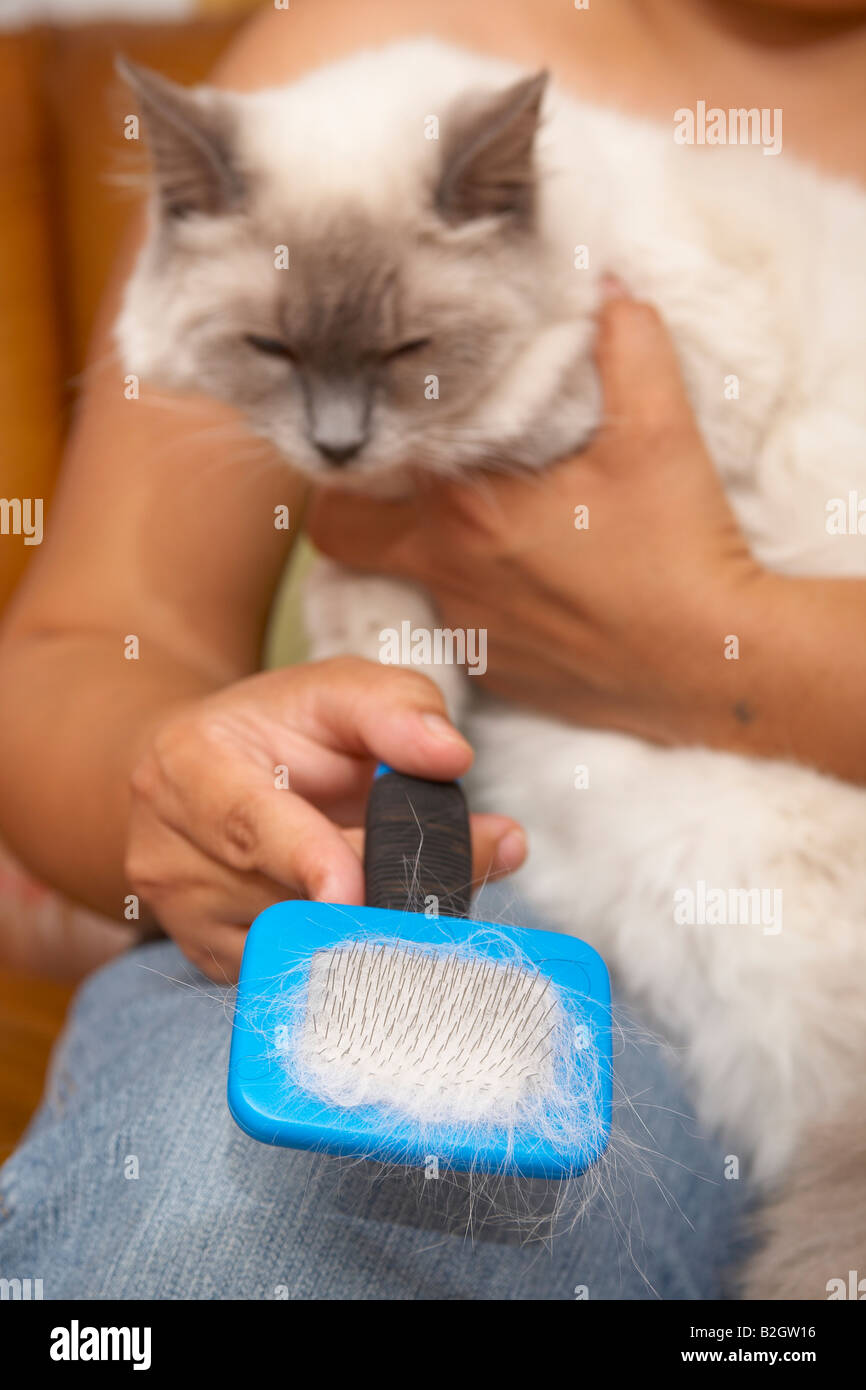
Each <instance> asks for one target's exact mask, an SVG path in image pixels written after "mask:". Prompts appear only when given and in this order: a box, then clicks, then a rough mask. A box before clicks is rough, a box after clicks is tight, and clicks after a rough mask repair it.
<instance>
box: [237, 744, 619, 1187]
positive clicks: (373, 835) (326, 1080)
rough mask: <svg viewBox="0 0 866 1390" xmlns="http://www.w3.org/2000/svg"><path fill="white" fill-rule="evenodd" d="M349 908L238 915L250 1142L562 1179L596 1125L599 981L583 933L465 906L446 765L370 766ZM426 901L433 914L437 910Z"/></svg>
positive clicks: (604, 982)
mask: <svg viewBox="0 0 866 1390" xmlns="http://www.w3.org/2000/svg"><path fill="white" fill-rule="evenodd" d="M364 869H365V876H366V885H367V901H368V905H367V906H366V907H350V906H342V905H339V904H330V903H315V902H284V903H277V904H276V905H275V906H273V907H269V908H267V909H266V911H264V912H262V913H261V914H260V915H259V916H258V917H257V918H256V920H255V921H254V922H253V924H252V927H251V928H250V931H249V935H248V937H247V941H246V946H245V949H244V955H243V963H242V966H241V975H240V981H239V984H238V992H237V1001H236V1007H235V1018H234V1026H233V1031H232V1043H231V1056H230V1060H229V1077H228V1103H229V1108H230V1110H231V1113H232V1115H233V1116H234V1118H235V1120H236V1122H237V1123H238V1124H239V1125H240V1127H241V1129H243V1130H245V1131H246V1133H247V1134H249V1135H251V1136H252V1137H253V1138H254V1139H258V1140H260V1141H261V1142H263V1143H266V1144H281V1145H286V1146H288V1147H291V1148H298V1149H318V1150H322V1151H325V1152H328V1153H337V1154H350V1155H354V1156H357V1157H362V1158H369V1159H374V1160H378V1161H384V1162H387V1163H399V1164H406V1165H409V1166H418V1167H424V1168H429V1165H430V1162H431V1158H435V1160H436V1163H437V1165H438V1166H440V1167H442V1168H445V1169H455V1170H464V1171H465V1170H472V1171H477V1172H481V1173H518V1174H523V1175H526V1176H531V1177H548V1178H565V1177H570V1176H573V1175H574V1174H576V1173H579V1172H581V1171H582V1170H583V1169H585V1168H586V1167H587V1166H588V1165H590V1164H591V1163H593V1162H594V1161H595V1160H596V1159H597V1158H599V1157H600V1155H601V1154H602V1153H603V1152H604V1150H605V1148H606V1146H607V1142H608V1137H609V1133H610V1113H611V1088H612V1075H611V1021H610V983H609V979H608V974H607V969H606V967H605V965H604V962H603V961H602V959H601V957H600V956H599V955H598V954H597V953H596V952H595V951H594V950H593V949H592V948H591V947H590V946H588V945H586V943H585V942H582V941H579V940H577V939H576V938H575V937H572V936H565V935H560V934H559V933H555V932H547V931H535V930H532V929H526V928H522V927H511V926H501V925H497V924H496V923H493V922H477V921H471V920H470V919H469V916H468V914H469V884H470V880H471V876H472V869H471V854H470V840H469V818H468V814H467V810H466V803H465V800H464V797H463V792H462V789H461V788H460V786H459V785H458V784H457V783H454V782H449V783H444V782H429V781H425V780H423V779H421V778H417V777H407V776H404V775H403V774H402V773H397V772H392V771H390V770H389V769H387V768H383V769H380V771H379V774H378V775H377V777H376V779H375V781H374V783H373V787H372V790H371V795H370V799H369V804H368V810H367V829H366V843H365V863H364ZM437 914H438V915H437Z"/></svg>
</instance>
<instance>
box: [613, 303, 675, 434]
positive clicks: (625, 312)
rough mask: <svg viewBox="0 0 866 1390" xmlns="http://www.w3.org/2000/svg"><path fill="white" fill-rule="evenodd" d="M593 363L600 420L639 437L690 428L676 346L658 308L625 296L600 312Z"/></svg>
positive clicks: (617, 429) (619, 431) (620, 430)
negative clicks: (599, 390) (600, 399)
mask: <svg viewBox="0 0 866 1390" xmlns="http://www.w3.org/2000/svg"><path fill="white" fill-rule="evenodd" d="M596 361H597V363H598V369H599V373H600V376H601V383H602V389H603V393H604V417H605V421H606V422H609V425H610V427H611V428H612V429H613V430H615V431H617V432H618V433H622V432H628V433H630V434H635V435H638V436H639V437H640V438H642V439H644V440H645V439H647V438H649V437H651V436H655V435H659V434H664V435H668V434H674V433H676V432H677V431H678V430H682V429H688V428H689V427H693V415H692V410H691V406H690V404H689V400H688V397H687V395H686V389H685V385H684V383H683V378H682V372H681V371H680V366H679V362H678V360H677V356H676V352H675V351H674V345H673V342H672V341H671V337H670V335H669V333H668V331H667V329H666V328H665V325H664V324H663V322H662V320H661V318H660V317H659V315H658V314H657V313H656V310H655V309H654V308H653V307H652V305H650V304H644V303H639V302H638V301H637V300H634V299H629V298H628V297H627V296H625V295H620V294H616V295H614V296H613V297H611V298H608V299H607V300H606V301H605V303H604V305H603V307H602V310H601V313H600V316H599V325H598V338H597V341H596Z"/></svg>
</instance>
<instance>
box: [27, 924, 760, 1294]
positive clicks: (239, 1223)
mask: <svg viewBox="0 0 866 1390" xmlns="http://www.w3.org/2000/svg"><path fill="white" fill-rule="evenodd" d="M231 1015H232V995H231V992H230V991H227V990H222V989H219V988H217V987H216V986H213V985H211V984H210V983H209V982H208V981H206V980H205V979H204V978H203V977H202V976H201V975H199V974H198V973H197V972H196V970H195V969H194V968H193V967H192V966H190V965H189V964H188V963H187V962H186V961H185V960H184V958H183V957H182V956H181V954H180V952H179V951H178V950H177V948H176V947H175V946H174V945H172V944H171V943H169V942H160V943H158V944H153V945H148V946H143V947H139V948H138V949H136V950H134V951H131V952H130V953H129V954H127V955H126V956H123V957H122V958H120V959H119V960H117V961H115V962H113V963H112V964H111V965H109V966H107V967H106V968H105V969H103V970H101V971H99V972H98V973H97V974H95V975H93V976H92V977H91V978H90V979H89V980H88V981H87V983H86V984H85V985H84V987H83V988H82V990H81V991H80V993H79V995H78V997H77V1000H76V1002H75V1005H74V1007H73V1010H72V1014H71V1017H70V1020H69V1023H68V1025H67V1028H66V1032H65V1034H64V1036H63V1038H62V1040H61V1042H60V1044H59V1047H58V1050H57V1053H56V1055H55V1058H54V1061H53V1064H52V1069H51V1074H50V1078H49V1084H48V1089H47V1093H46V1096H45V1098H44V1100H43V1102H42V1105H41V1108H40V1109H39V1111H38V1113H37V1115H36V1116H35V1118H34V1120H33V1123H32V1124H31V1126H30V1129H29V1131H28V1133H27V1135H26V1136H25V1138H24V1140H23V1142H22V1144H21V1146H20V1148H19V1149H18V1150H17V1152H16V1153H15V1154H13V1156H12V1157H11V1158H10V1159H9V1161H8V1162H7V1163H6V1165H5V1166H4V1167H3V1168H2V1170H0V1277H5V1278H10V1279H11V1278H22V1279H23V1278H31V1279H36V1278H40V1279H42V1281H43V1289H44V1296H45V1298H73V1299H83V1298H121V1299H134V1298H164V1299H228V1298H241V1299H273V1298H293V1299H573V1298H575V1297H583V1298H586V1297H589V1298H590V1299H600V1298H610V1299H652V1298H666V1299H704V1298H717V1297H720V1296H723V1295H724V1288H725V1285H724V1276H725V1271H726V1270H727V1269H728V1268H729V1266H730V1264H731V1261H732V1260H733V1259H734V1258H735V1257H736V1256H737V1255H738V1254H739V1253H741V1250H740V1247H741V1232H742V1225H743V1217H744V1215H745V1209H746V1205H747V1193H746V1191H745V1184H744V1183H742V1182H740V1181H726V1180H725V1178H724V1166H725V1145H724V1144H723V1143H722V1142H721V1141H719V1142H716V1141H715V1140H713V1139H711V1138H708V1137H707V1136H704V1135H701V1133H700V1131H699V1129H698V1126H697V1124H696V1122H695V1121H694V1120H693V1118H692V1117H691V1114H690V1109H689V1103H688V1101H687V1099H686V1096H685V1093H684V1090H683V1086H682V1081H681V1079H680V1078H679V1076H678V1072H677V1066H676V1062H675V1059H674V1058H673V1057H672V1055H671V1054H670V1053H669V1052H668V1051H667V1050H666V1049H665V1048H663V1047H661V1046H660V1045H659V1044H658V1042H654V1041H652V1040H651V1039H649V1038H648V1037H647V1035H646V1033H645V1032H642V1031H641V1030H640V1029H639V1028H638V1027H637V1026H635V1025H634V1022H633V1016H629V1015H627V1014H625V1013H624V1012H622V1011H619V1012H618V1014H617V1018H618V1019H619V1020H620V1021H622V1020H623V1019H624V1018H629V1019H631V1021H629V1022H628V1023H627V1024H626V1026H625V1031H624V1033H623V1034H622V1035H621V1036H620V1040H619V1044H618V1047H617V1048H616V1051H617V1056H616V1059H615V1067H616V1076H617V1087H616V1094H617V1097H618V1099H617V1101H616V1103H615V1110H614V1133H613V1140H612V1147H611V1156H610V1157H609V1158H608V1159H607V1160H605V1161H604V1162H603V1165H602V1166H600V1167H599V1169H598V1171H594V1172H592V1173H591V1174H590V1175H587V1176H586V1177H585V1178H583V1179H578V1180H575V1183H574V1184H572V1187H571V1189H570V1190H569V1191H568V1192H567V1196H566V1200H565V1204H564V1207H563V1208H562V1210H560V1212H559V1214H558V1216H556V1215H551V1211H552V1204H553V1200H554V1195H555V1194H554V1189H555V1190H556V1192H557V1193H560V1191H561V1189H560V1185H558V1184H553V1185H552V1187H551V1188H548V1189H544V1190H542V1189H541V1187H540V1185H538V1184H536V1185H532V1184H528V1183H526V1182H525V1181H522V1180H518V1179H514V1180H513V1181H512V1183H511V1185H509V1183H507V1182H505V1181H503V1183H502V1185H501V1188H500V1189H499V1191H497V1192H495V1193H494V1194H492V1197H491V1194H487V1196H485V1194H484V1193H482V1194H481V1195H480V1196H479V1195H478V1194H475V1195H473V1197H472V1199H471V1200H470V1196H469V1194H468V1192H467V1190H466V1184H465V1182H464V1181H463V1180H460V1179H458V1178H456V1177H455V1176H454V1175H451V1176H450V1177H449V1176H448V1175H443V1176H441V1177H440V1178H439V1180H438V1181H434V1180H431V1181H425V1180H424V1178H423V1175H421V1174H419V1173H415V1172H409V1171H407V1170H404V1169H390V1170H385V1171H382V1170H381V1169H379V1168H376V1167H374V1166H373V1165H371V1164H367V1163H363V1162H355V1161H349V1160H346V1159H339V1158H333V1157H329V1156H325V1155H321V1154H310V1153H303V1152H297V1151H294V1150H289V1149H274V1148H269V1147H266V1146H264V1145H261V1144H257V1143H256V1142H255V1141H253V1140H251V1139H249V1138H247V1136H246V1135H244V1134H242V1133H241V1131H240V1130H239V1129H237V1128H236V1126H235V1124H234V1122H233V1121H232V1119H231V1118H230V1116H229V1113H228V1109H227V1107H226V1099H225V1083H226V1067H227V1061H228V1047H229V1036H230V1030H231ZM517 1207H521V1208H522V1209H523V1210H524V1215H523V1218H522V1220H521V1221H520V1222H519V1223H518V1224H517V1225H516V1226H515V1224H514V1223H513V1222H512V1221H510V1220H508V1219H499V1218H497V1216H496V1213H498V1212H501V1211H503V1210H505V1211H512V1210H513V1209H515V1208H517ZM578 1208H581V1210H580V1214H579V1215H578V1216H577V1219H576V1220H574V1216H575V1212H576V1211H577V1210H578ZM530 1209H531V1210H532V1212H533V1216H534V1220H535V1224H534V1226H533V1228H532V1230H533V1235H532V1238H530V1239H527V1220H528V1216H527V1211H528V1210H530Z"/></svg>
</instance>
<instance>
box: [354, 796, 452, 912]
mask: <svg viewBox="0 0 866 1390" xmlns="http://www.w3.org/2000/svg"><path fill="white" fill-rule="evenodd" d="M364 874H365V877H366V882H367V905H368V907H387V908H391V909H392V910H394V911H408V912H424V911H425V908H426V909H427V911H428V912H430V915H432V916H435V915H437V911H438V914H441V915H442V916H443V917H468V916H469V897H470V892H469V887H470V880H471V878H472V849H471V845H470V840H469V814H468V812H467V810H466V799H465V797H464V796H463V792H462V790H461V788H460V787H459V786H458V785H457V783H456V782H428V781H426V780H425V779H424V778H422V777H407V776H405V775H404V773H402V772H384V773H382V775H381V776H379V777H377V778H376V780H375V782H374V783H373V788H372V791H371V792H370V800H369V802H368V805H367V833H366V839H365V844H364ZM431 897H433V898H436V899H437V900H438V909H437V911H431V908H437V904H430V902H429V899H430V898H431Z"/></svg>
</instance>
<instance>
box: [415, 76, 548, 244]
mask: <svg viewBox="0 0 866 1390" xmlns="http://www.w3.org/2000/svg"><path fill="white" fill-rule="evenodd" d="M547 79H548V74H547V73H546V72H538V73H536V74H535V76H534V77H527V78H523V79H522V80H521V81H520V82H516V83H514V85H513V86H511V87H506V88H505V90H504V91H501V92H496V93H494V95H493V96H490V95H487V94H485V96H484V97H483V98H475V99H470V100H469V101H467V102H466V103H464V104H463V105H462V106H461V107H458V108H457V109H456V110H455V111H454V113H453V116H452V119H451V120H450V121H449V122H448V125H449V127H450V128H449V129H448V131H447V134H446V138H445V142H444V147H443V162H442V172H441V176H440V180H439V187H438V189H437V195H436V206H437V208H438V210H439V212H440V214H441V215H442V217H444V218H445V220H446V221H447V222H452V223H456V222H467V221H469V220H470V219H471V218H475V217H489V216H495V215H497V214H502V213H511V214H514V215H515V216H516V217H517V218H519V219H520V220H521V221H524V222H527V221H528V220H529V218H530V216H531V213H532V206H533V198H534V192H535V169H534V164H533V147H534V144H535V135H536V132H537V130H538V121H539V115H540V111H541V101H542V97H543V96H544V90H545V87H546V86H547Z"/></svg>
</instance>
